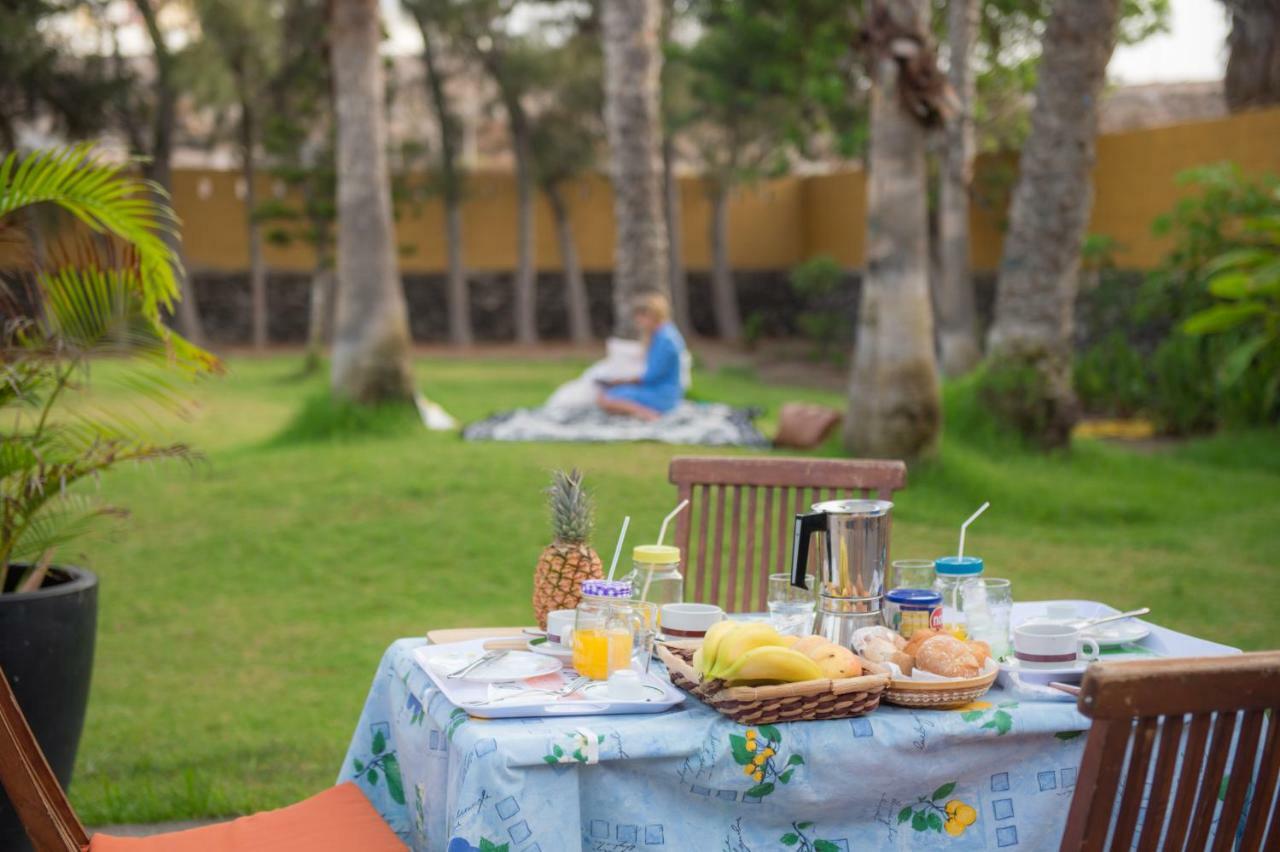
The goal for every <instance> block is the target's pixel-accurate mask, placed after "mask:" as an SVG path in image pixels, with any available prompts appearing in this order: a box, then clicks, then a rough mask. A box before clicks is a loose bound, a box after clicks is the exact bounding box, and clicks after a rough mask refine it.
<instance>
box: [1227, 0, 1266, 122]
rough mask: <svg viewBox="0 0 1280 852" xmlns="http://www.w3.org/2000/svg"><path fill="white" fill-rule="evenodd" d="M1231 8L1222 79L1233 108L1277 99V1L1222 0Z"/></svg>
mask: <svg viewBox="0 0 1280 852" xmlns="http://www.w3.org/2000/svg"><path fill="white" fill-rule="evenodd" d="M1224 3H1225V5H1226V7H1227V9H1229V10H1230V12H1231V32H1230V34H1229V35H1228V36H1227V48H1228V50H1229V51H1230V53H1229V54H1228V56H1227V72H1226V75H1225V77H1224V79H1223V81H1222V83H1223V89H1224V90H1225V92H1226V96H1227V107H1228V108H1229V109H1230V110H1231V111H1232V112H1237V111H1239V110H1243V109H1256V108H1257V107H1262V106H1267V105H1268V104H1275V103H1280V4H1277V3H1276V2H1275V0H1224Z"/></svg>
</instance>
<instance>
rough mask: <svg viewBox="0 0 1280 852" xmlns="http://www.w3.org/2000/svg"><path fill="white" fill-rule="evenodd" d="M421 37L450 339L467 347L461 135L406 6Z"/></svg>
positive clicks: (427, 31)
mask: <svg viewBox="0 0 1280 852" xmlns="http://www.w3.org/2000/svg"><path fill="white" fill-rule="evenodd" d="M406 6H407V8H408V9H409V12H410V14H412V15H413V18H414V20H415V21H416V22H417V24H418V32H419V33H421V34H422V64H423V67H424V68H425V70H426V78H427V93H428V94H429V95H430V102H431V108H432V110H433V111H434V112H435V115H436V126H437V127H439V128H440V174H441V183H442V184H443V192H442V195H443V196H444V218H445V249H446V252H447V255H448V263H449V270H448V286H447V292H448V298H449V340H450V342H452V343H453V344H454V345H455V346H470V345H471V342H472V340H473V337H472V332H471V296H470V293H468V291H467V270H466V267H465V266H464V264H463V254H462V170H461V168H460V167H459V165H458V145H459V143H460V141H461V140H460V138H459V137H460V136H461V134H462V130H461V128H460V127H459V126H458V119H457V116H455V115H454V113H453V110H452V109H451V108H450V105H449V99H448V97H447V95H446V94H445V90H444V75H443V74H442V73H441V71H440V67H439V64H438V62H437V60H436V33H435V31H434V30H433V28H432V26H431V24H430V22H428V20H427V18H426V16H425V15H424V14H423V13H422V8H421V7H420V6H418V5H416V4H412V3H411V4H406Z"/></svg>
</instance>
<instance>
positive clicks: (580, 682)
mask: <svg viewBox="0 0 1280 852" xmlns="http://www.w3.org/2000/svg"><path fill="white" fill-rule="evenodd" d="M590 682H591V678H589V677H581V676H580V677H575V678H574V679H573V680H571V681H569V682H568V683H566V684H564V685H563V686H559V687H557V688H555V689H540V688H535V689H522V690H520V691H519V692H513V693H511V694H510V695H498V696H495V697H493V698H485V699H482V700H480V701H468V702H467V703H466V706H467V707H483V706H485V705H486V704H496V703H498V702H499V701H506V700H507V699H508V698H521V697H523V696H525V695H536V694H538V693H543V692H545V693H546V694H547V695H546V697H547V698H563V697H564V696H566V695H572V694H573V693H575V692H577V691H578V690H579V689H581V688H582V687H583V686H585V685H586V684H588V683H590Z"/></svg>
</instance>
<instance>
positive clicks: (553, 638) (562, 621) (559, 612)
mask: <svg viewBox="0 0 1280 852" xmlns="http://www.w3.org/2000/svg"><path fill="white" fill-rule="evenodd" d="M577 615H578V611H577V610H576V609H553V610H552V611H551V612H549V613H547V641H548V642H550V643H552V644H553V645H562V646H564V647H565V648H568V647H569V643H570V642H572V641H573V639H572V637H573V620H574V618H576V617H577Z"/></svg>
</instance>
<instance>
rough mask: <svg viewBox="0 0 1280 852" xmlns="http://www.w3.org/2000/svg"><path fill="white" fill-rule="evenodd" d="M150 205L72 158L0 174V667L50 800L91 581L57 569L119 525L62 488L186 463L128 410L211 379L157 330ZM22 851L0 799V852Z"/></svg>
mask: <svg viewBox="0 0 1280 852" xmlns="http://www.w3.org/2000/svg"><path fill="white" fill-rule="evenodd" d="M162 198H163V196H162V195H161V194H160V192H159V190H158V189H157V188H156V187H154V186H152V185H149V184H148V183H146V182H144V181H142V180H139V179H137V178H135V177H133V176H132V175H131V174H129V173H128V172H126V171H124V170H123V168H122V167H121V166H117V165H111V164H108V163H105V162H103V161H102V160H100V159H98V158H97V157H95V156H94V154H93V152H92V150H91V148H90V147H88V146H77V147H71V148H59V149H54V150H48V151H40V152H36V153H32V154H29V155H27V156H25V157H19V156H18V155H16V154H10V155H8V156H7V157H6V158H5V159H4V160H3V161H0V323H2V325H0V668H3V670H4V672H5V674H6V676H7V677H8V679H9V681H10V683H11V685H12V686H13V689H14V692H15V693H16V695H17V697H18V702H19V704H20V705H22V708H23V711H24V713H25V715H26V717H27V718H28V719H29V720H30V722H31V725H32V728H33V729H34V731H35V735H36V738H37V739H38V740H39V741H40V744H41V746H42V748H43V749H44V752H45V754H46V755H47V756H48V758H49V761H50V763H51V764H52V765H53V768H54V771H55V772H56V774H57V775H58V778H59V780H60V781H62V783H63V784H64V785H65V784H67V783H68V782H69V781H70V775H71V768H72V765H73V763H74V761H75V752H76V746H77V744H78V742H79V738H80V730H81V727H82V724H83V722H84V712H85V704H86V702H87V699H88V694H89V675H90V671H91V668H92V665H93V648H94V636H95V627H96V623H97V591H98V579H97V577H96V576H95V575H94V574H93V573H92V572H90V571H88V570H86V569H84V568H79V567H75V566H73V565H69V564H65V563H64V562H63V561H62V558H64V556H65V554H66V552H67V547H68V546H69V545H70V544H71V543H72V542H73V541H75V540H76V539H78V538H80V537H81V536H82V535H83V534H84V533H86V532H87V531H89V530H90V529H92V528H93V527H94V525H95V522H97V521H98V520H100V519H101V518H103V517H104V516H107V515H112V514H119V513H120V510H118V509H116V508H114V507H111V506H107V505H104V504H103V503H101V502H100V501H98V500H96V499H95V498H94V496H93V495H92V494H91V493H90V492H88V491H87V490H86V489H85V488H84V487H77V484H78V483H80V482H81V481H82V480H86V479H92V478H96V477H98V476H100V475H101V474H102V473H104V472H106V471H108V470H110V469H111V468H113V467H115V466H116V465H119V464H122V463H124V462H130V461H132V462H143V461H150V460H155V459H165V458H177V459H190V458H191V457H192V451H191V450H190V449H189V448H188V447H186V446H184V445H182V444H175V443H164V442H158V441H155V440H152V439H150V438H149V437H148V436H147V435H146V433H145V432H144V431H143V429H142V427H140V425H139V424H140V423H141V422H143V421H144V420H145V421H153V420H154V418H141V417H137V416H135V415H136V414H137V413H138V411H137V407H138V405H139V404H143V405H146V406H147V407H148V408H153V407H156V406H159V407H161V408H166V409H169V410H178V411H181V410H182V409H183V408H184V407H185V405H186V404H187V397H186V396H185V395H184V394H183V393H182V392H181V387H180V381H181V380H183V379H191V378H193V377H195V376H198V375H200V374H203V373H208V372H210V371H213V370H215V369H217V368H218V362H217V361H216V359H215V358H213V356H211V355H209V354H208V353H206V352H204V351H203V350H201V349H199V348H198V347H195V346H193V345H191V344H190V343H188V342H187V341H185V340H183V339H182V338H181V337H179V336H178V335H176V334H174V333H173V332H171V331H170V330H168V329H167V328H165V326H164V325H163V324H162V322H161V317H160V312H161V311H162V310H164V309H167V308H169V307H170V306H171V305H172V303H173V301H174V300H175V299H177V298H178V297H179V290H178V283H177V280H178V279H177V276H176V274H175V271H176V269H177V259H176V256H175V254H174V251H173V249H172V248H171V247H170V242H169V238H170V237H171V236H173V235H175V233H176V230H175V229H176V219H175V217H174V215H173V212H172V210H171V209H170V208H169V207H168V206H167V204H165V203H164V201H163V200H162ZM108 361H110V362H111V363H109V364H108V363H106V362H108ZM104 367H105V368H106V369H103V368H104ZM91 369H93V370H94V371H95V372H94V375H93V378H94V382H93V387H94V390H95V391H98V390H100V389H102V387H103V385H104V384H107V383H111V382H115V383H120V384H123V385H124V387H125V388H126V389H127V391H128V400H129V402H128V407H127V408H126V407H123V406H121V405H120V404H119V403H118V398H119V397H118V395H112V394H110V393H108V394H107V396H106V397H103V396H102V395H101V394H96V393H95V394H88V393H85V391H86V390H87V389H88V387H89V385H90V382H89V378H90V371H91ZM139 394H141V395H142V398H139V396H138V395H139ZM24 844H25V838H24V836H23V832H22V829H21V826H19V825H18V824H17V820H16V818H15V816H14V814H13V813H12V811H11V810H10V808H9V803H8V801H7V800H5V798H4V796H3V794H2V793H0V849H15V848H23V845H24Z"/></svg>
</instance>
